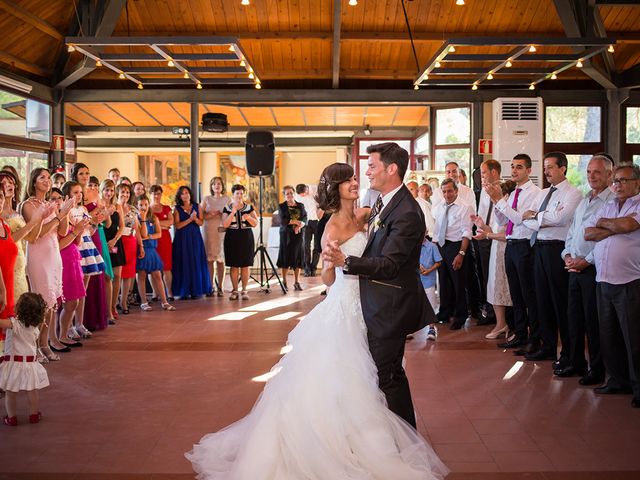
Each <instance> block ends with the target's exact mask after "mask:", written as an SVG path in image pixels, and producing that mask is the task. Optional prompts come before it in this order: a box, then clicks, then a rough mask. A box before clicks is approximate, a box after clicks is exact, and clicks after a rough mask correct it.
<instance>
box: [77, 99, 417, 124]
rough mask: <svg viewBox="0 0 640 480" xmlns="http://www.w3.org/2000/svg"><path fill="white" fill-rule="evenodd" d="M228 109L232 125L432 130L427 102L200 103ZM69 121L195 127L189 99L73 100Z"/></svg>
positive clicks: (212, 109)
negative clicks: (428, 128) (401, 103)
mask: <svg viewBox="0 0 640 480" xmlns="http://www.w3.org/2000/svg"><path fill="white" fill-rule="evenodd" d="M207 112H212V113H213V112H215V113H224V114H226V115H227V119H228V121H229V124H230V126H231V128H232V129H233V128H234V127H240V128H242V129H246V128H251V127H270V128H289V127H301V128H308V129H309V130H314V129H316V130H317V129H318V128H326V129H328V130H335V129H358V130H360V129H363V128H364V127H365V126H367V125H368V126H370V127H372V128H375V127H385V128H406V127H409V128H426V127H427V126H428V125H429V109H428V107H424V106H399V107H395V106H394V107H386V106H377V105H376V106H357V107H356V106H352V107H346V106H345V107H343V106H297V107H280V106H274V107H247V106H229V105H200V115H202V114H203V113H207ZM65 114H66V116H67V122H68V123H69V125H71V126H72V127H73V126H80V125H82V126H85V127H175V126H186V125H189V116H190V105H189V104H188V103H67V104H66V105H65Z"/></svg>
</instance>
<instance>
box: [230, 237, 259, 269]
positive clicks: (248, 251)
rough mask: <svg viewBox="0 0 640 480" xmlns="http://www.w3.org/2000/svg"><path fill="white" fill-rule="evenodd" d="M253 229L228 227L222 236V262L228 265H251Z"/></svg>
mask: <svg viewBox="0 0 640 480" xmlns="http://www.w3.org/2000/svg"><path fill="white" fill-rule="evenodd" d="M253 248H254V242H253V231H252V230H251V229H250V228H240V229H238V228H230V229H228V230H227V233H226V234H225V236H224V262H225V264H226V265H227V266H228V267H250V266H252V265H253Z"/></svg>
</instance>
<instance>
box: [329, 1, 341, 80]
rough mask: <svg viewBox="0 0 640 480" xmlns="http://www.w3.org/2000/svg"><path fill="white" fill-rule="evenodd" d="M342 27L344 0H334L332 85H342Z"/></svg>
mask: <svg viewBox="0 0 640 480" xmlns="http://www.w3.org/2000/svg"><path fill="white" fill-rule="evenodd" d="M341 28H342V0H333V49H332V58H331V64H332V74H331V75H332V86H333V88H338V87H339V86H340V30H341Z"/></svg>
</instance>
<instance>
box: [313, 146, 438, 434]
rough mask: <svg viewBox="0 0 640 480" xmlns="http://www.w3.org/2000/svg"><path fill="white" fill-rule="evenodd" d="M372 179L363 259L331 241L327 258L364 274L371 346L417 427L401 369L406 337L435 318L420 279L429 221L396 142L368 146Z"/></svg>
mask: <svg viewBox="0 0 640 480" xmlns="http://www.w3.org/2000/svg"><path fill="white" fill-rule="evenodd" d="M367 153H368V154H369V161H368V165H369V168H368V169H367V173H366V175H367V177H368V178H369V181H370V182H371V188H372V189H374V190H377V191H378V192H380V196H379V197H378V199H377V200H376V203H375V205H374V206H373V209H372V210H371V215H370V216H369V241H368V242H367V246H366V247H365V249H364V252H363V254H362V257H354V256H347V257H345V256H344V254H343V253H342V252H341V251H340V249H339V247H338V245H337V243H336V242H331V243H330V244H329V246H328V247H329V248H327V249H326V251H325V252H323V258H324V259H325V260H326V261H329V262H332V263H333V264H334V265H335V266H342V267H343V272H344V273H346V274H351V275H358V276H359V277H360V297H361V301H362V311H363V314H364V320H365V323H366V324H367V330H368V333H367V336H368V340H369V350H371V355H372V357H373V360H374V362H375V364H376V367H377V368H378V379H379V386H380V389H381V390H382V392H383V393H384V394H385V396H386V398H387V404H388V406H389V409H391V411H393V412H394V413H396V414H397V415H399V416H400V417H402V418H403V419H405V420H406V421H407V422H408V423H409V424H411V425H412V426H413V427H414V428H415V427H416V419H415V415H414V411H413V403H412V401H411V391H410V390H409V382H408V380H407V377H406V375H405V372H404V369H403V368H402V359H403V356H404V344H405V338H406V336H407V335H408V334H410V333H414V332H416V331H418V330H420V329H421V328H423V327H424V326H425V325H427V324H428V323H433V322H434V321H435V315H434V313H433V309H432V308H431V305H430V304H429V301H428V299H427V297H426V295H425V293H424V289H423V288H422V284H421V283H420V274H419V260H420V247H421V245H422V241H423V239H424V235H425V223H424V216H423V213H422V210H421V209H420V205H418V203H417V202H416V201H415V200H414V198H413V196H412V195H411V193H410V192H409V190H408V189H407V187H405V186H404V185H403V183H402V179H403V178H404V174H405V171H406V170H407V165H408V163H409V155H408V153H407V151H406V150H405V149H403V148H401V147H400V146H398V145H397V144H396V143H393V142H388V143H380V144H377V145H371V146H370V147H368V148H367Z"/></svg>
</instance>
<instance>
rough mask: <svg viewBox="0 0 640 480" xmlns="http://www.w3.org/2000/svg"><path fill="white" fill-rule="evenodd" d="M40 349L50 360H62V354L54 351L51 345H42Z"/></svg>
mask: <svg viewBox="0 0 640 480" xmlns="http://www.w3.org/2000/svg"><path fill="white" fill-rule="evenodd" d="M40 351H41V352H42V354H43V355H44V356H45V357H46V358H47V360H49V361H50V362H57V361H58V360H60V355H58V354H57V353H53V352H52V351H51V349H50V348H49V347H40Z"/></svg>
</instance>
